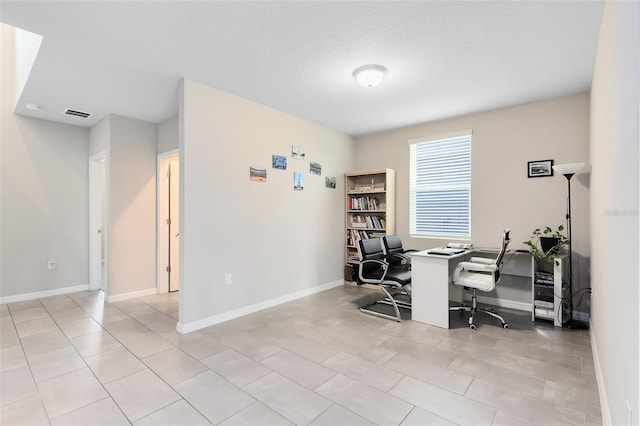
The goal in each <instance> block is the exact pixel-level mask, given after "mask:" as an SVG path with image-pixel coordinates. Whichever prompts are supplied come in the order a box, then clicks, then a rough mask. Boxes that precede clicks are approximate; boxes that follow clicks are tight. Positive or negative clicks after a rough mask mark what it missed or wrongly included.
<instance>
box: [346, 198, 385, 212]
mask: <svg viewBox="0 0 640 426" xmlns="http://www.w3.org/2000/svg"><path fill="white" fill-rule="evenodd" d="M350 204H351V205H350V206H349V210H382V209H384V206H383V205H382V204H380V201H379V200H378V199H377V198H375V197H351V198H350Z"/></svg>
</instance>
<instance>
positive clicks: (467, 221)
mask: <svg viewBox="0 0 640 426" xmlns="http://www.w3.org/2000/svg"><path fill="white" fill-rule="evenodd" d="M409 145H410V149H409V151H410V178H409V185H410V188H409V192H410V227H411V229H410V232H411V235H412V236H415V237H431V238H449V239H471V132H470V131H469V132H465V133H464V134H462V135H456V136H453V137H446V138H441V139H429V140H424V139H422V140H415V141H410V142H409Z"/></svg>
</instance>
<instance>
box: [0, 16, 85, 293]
mask: <svg viewBox="0 0 640 426" xmlns="http://www.w3.org/2000/svg"><path fill="white" fill-rule="evenodd" d="M1 27H2V37H1V39H2V48H1V49H0V53H1V55H2V57H1V60H0V63H1V66H2V70H1V72H2V78H1V79H0V80H1V82H0V85H1V86H0V90H1V94H0V103H1V119H0V121H1V122H2V126H1V130H0V235H1V238H0V241H1V242H0V297H2V298H3V299H4V300H15V297H19V296H20V295H25V294H28V293H34V292H44V291H49V292H55V291H57V290H61V289H68V288H70V287H71V288H77V287H78V286H86V285H88V282H89V273H88V266H87V251H88V190H87V179H88V167H87V154H88V141H89V132H88V130H87V129H85V128H80V127H75V126H69V125H65V124H58V123H52V122H48V121H44V120H38V119H33V118H26V117H18V116H16V115H14V114H13V108H14V106H15V98H14V83H15V80H14V77H15V75H14V64H15V58H14V46H13V41H14V32H13V30H12V29H11V27H9V26H7V25H2V26H1ZM49 259H53V260H55V261H56V262H57V269H56V270H53V271H50V270H48V269H47V262H48V260H49ZM10 297H13V299H7V298H10Z"/></svg>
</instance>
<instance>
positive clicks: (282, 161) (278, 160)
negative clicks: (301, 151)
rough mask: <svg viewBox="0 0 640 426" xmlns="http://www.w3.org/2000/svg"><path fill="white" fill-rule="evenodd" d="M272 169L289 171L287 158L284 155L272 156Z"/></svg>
mask: <svg viewBox="0 0 640 426" xmlns="http://www.w3.org/2000/svg"><path fill="white" fill-rule="evenodd" d="M271 167H273V168H274V169H280V170H287V157H285V156H284V155H275V154H274V155H272V156H271Z"/></svg>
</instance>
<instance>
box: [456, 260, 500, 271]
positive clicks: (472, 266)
mask: <svg viewBox="0 0 640 426" xmlns="http://www.w3.org/2000/svg"><path fill="white" fill-rule="evenodd" d="M456 269H460V270H462V269H466V270H467V271H474V272H495V271H496V270H497V269H498V267H497V266H496V265H495V264H491V265H486V264H483V263H474V262H460V263H458V266H457V267H456Z"/></svg>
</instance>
